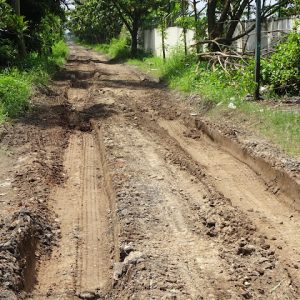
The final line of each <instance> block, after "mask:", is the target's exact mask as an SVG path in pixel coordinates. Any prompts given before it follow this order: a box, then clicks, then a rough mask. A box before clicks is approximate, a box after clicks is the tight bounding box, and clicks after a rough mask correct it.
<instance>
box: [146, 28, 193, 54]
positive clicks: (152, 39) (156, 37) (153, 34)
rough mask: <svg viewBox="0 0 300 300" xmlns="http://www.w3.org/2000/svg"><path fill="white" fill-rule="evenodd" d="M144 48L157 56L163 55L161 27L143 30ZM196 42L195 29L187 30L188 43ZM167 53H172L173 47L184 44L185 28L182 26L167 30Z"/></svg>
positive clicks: (189, 44)
mask: <svg viewBox="0 0 300 300" xmlns="http://www.w3.org/2000/svg"><path fill="white" fill-rule="evenodd" d="M143 40H144V43H143V45H144V50H146V51H149V52H151V53H152V54H153V55H155V56H162V55H163V54H162V36H161V31H160V30H159V29H150V30H144V32H143ZM192 44H194V31H193V30H188V31H187V45H188V46H191V45H192ZM165 45H166V55H167V56H168V55H170V52H171V51H172V49H174V48H177V47H179V46H182V47H183V46H184V42H183V29H182V28H180V27H169V28H167V31H166V39H165Z"/></svg>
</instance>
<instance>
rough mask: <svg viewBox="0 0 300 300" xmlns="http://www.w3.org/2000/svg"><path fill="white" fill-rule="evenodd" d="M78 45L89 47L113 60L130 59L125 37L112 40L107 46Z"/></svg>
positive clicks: (82, 43)
mask: <svg viewBox="0 0 300 300" xmlns="http://www.w3.org/2000/svg"><path fill="white" fill-rule="evenodd" d="M79 43H80V44H81V45H83V46H87V47H91V48H92V49H94V50H96V51H98V52H101V53H105V54H107V55H108V56H109V57H110V58H112V59H114V60H126V59H127V58H128V57H130V46H129V44H128V39H127V38H126V37H122V38H119V39H115V38H114V39H112V40H111V42H110V43H109V44H87V43H84V42H79Z"/></svg>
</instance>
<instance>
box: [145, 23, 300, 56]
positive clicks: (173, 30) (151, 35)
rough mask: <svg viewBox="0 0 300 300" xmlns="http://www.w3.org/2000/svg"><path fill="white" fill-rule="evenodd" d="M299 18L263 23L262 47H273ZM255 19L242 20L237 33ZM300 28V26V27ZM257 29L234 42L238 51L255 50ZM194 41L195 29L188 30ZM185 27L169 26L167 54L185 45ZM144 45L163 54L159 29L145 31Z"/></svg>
mask: <svg viewBox="0 0 300 300" xmlns="http://www.w3.org/2000/svg"><path fill="white" fill-rule="evenodd" d="M296 20H299V18H298V19H297V18H283V19H278V20H275V19H272V20H269V21H268V22H266V23H264V24H263V25H262V49H263V50H265V51H267V50H270V49H271V48H272V46H273V45H274V43H276V42H277V41H278V39H279V38H280V36H282V35H283V34H284V33H287V32H289V31H291V30H292V29H293V27H294V26H295V21H296ZM253 22H254V21H250V22H242V23H240V24H239V25H238V28H237V30H236V32H235V35H238V34H240V33H241V32H244V31H245V29H247V28H249V27H251V26H252V24H253ZM299 30H300V28H299ZM255 39H256V34H255V30H254V31H252V32H251V33H250V34H248V35H247V36H245V37H243V38H241V39H239V40H238V41H236V42H235V43H234V45H233V46H234V48H235V49H236V50H237V51H243V49H246V50H247V51H250V52H251V51H254V49H255ZM194 43H195V42H194V31H193V30H188V32H187V44H188V45H189V46H191V45H193V44H194ZM183 45H184V43H183V29H182V28H180V27H169V28H168V29H167V37H166V54H167V56H168V55H170V52H171V51H172V49H174V48H176V47H178V46H183ZM143 47H144V50H146V51H149V52H151V53H152V54H153V55H155V56H162V38H161V32H160V30H159V29H151V30H144V32H143Z"/></svg>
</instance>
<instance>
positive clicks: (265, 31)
mask: <svg viewBox="0 0 300 300" xmlns="http://www.w3.org/2000/svg"><path fill="white" fill-rule="evenodd" d="M296 20H297V18H282V19H277V20H276V19H271V20H269V21H267V22H265V23H263V24H262V49H263V50H265V51H269V50H271V49H272V48H273V46H274V44H276V42H278V40H279V39H280V37H281V36H282V35H284V34H286V33H288V32H290V31H291V30H292V29H293V28H294V27H295V22H296ZM298 20H299V19H298ZM253 23H254V21H252V22H251V21H250V22H242V23H240V24H239V25H238V28H237V30H236V32H235V35H239V34H240V33H242V32H244V31H245V30H246V29H247V28H249V27H251V26H252V24H253ZM255 43H256V33H255V30H253V31H252V32H250V33H249V34H248V35H246V36H244V37H243V38H241V39H239V40H238V41H236V42H235V43H234V46H235V48H236V50H238V51H243V49H245V50H246V51H250V52H251V51H254V49H255Z"/></svg>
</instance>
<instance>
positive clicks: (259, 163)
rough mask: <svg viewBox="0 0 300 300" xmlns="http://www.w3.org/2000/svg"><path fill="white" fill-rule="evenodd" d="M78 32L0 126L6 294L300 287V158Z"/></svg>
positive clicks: (125, 295)
mask: <svg viewBox="0 0 300 300" xmlns="http://www.w3.org/2000/svg"><path fill="white" fill-rule="evenodd" d="M177 98H178V97H176V95H175V94H174V93H172V92H170V91H168V90H167V89H166V88H165V87H164V86H163V85H162V84H160V83H157V82H155V81H154V80H152V79H151V78H148V77H146V76H145V75H143V74H141V73H140V72H138V71H137V70H136V69H134V68H131V67H128V66H125V65H121V64H115V63H112V62H110V61H109V60H108V59H107V58H106V57H104V56H102V55H99V54H96V53H94V52H92V51H90V50H86V49H84V48H82V47H79V46H75V45H72V46H71V56H70V58H69V60H68V63H67V64H66V66H65V68H64V70H62V71H61V72H59V73H58V74H57V75H56V77H55V81H54V82H53V84H52V85H51V86H50V87H49V88H48V89H46V90H41V91H39V92H38V93H37V95H36V97H35V98H34V99H33V103H34V109H33V110H32V111H31V112H29V113H28V115H26V116H25V117H24V118H22V119H20V120H16V121H15V122H14V123H13V124H7V125H5V126H4V127H2V128H1V130H0V139H1V148H0V167H1V168H0V170H1V171H0V201H1V204H2V205H1V207H2V208H1V212H0V216H1V240H0V265H1V270H0V283H1V291H0V299H18V298H19V299H31V300H42V299H53V300H54V299H122V300H123V299H184V300H185V299H195V300H196V299H209V300H213V299H216V300H217V299H218V300H219V299H220V300H223V299H299V298H300V290H299V288H300V272H299V265H300V242H299V241H300V234H299V225H300V214H299V208H300V203H299V199H300V197H299V195H300V193H299V175H300V172H299V171H300V164H299V162H298V161H296V160H294V159H291V158H288V157H286V156H285V155H284V154H282V153H280V152H279V151H278V150H276V149H273V148H272V147H271V146H269V145H268V144H266V143H265V142H262V141H255V143H253V141H252V140H251V142H249V139H246V138H242V137H245V135H242V134H239V133H238V132H236V131H235V130H234V129H228V128H220V127H217V126H216V125H214V124H210V123H208V122H203V120H202V119H201V118H199V117H198V116H195V114H194V113H193V107H192V106H190V105H188V104H187V103H184V102H180V101H178V99H177Z"/></svg>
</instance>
